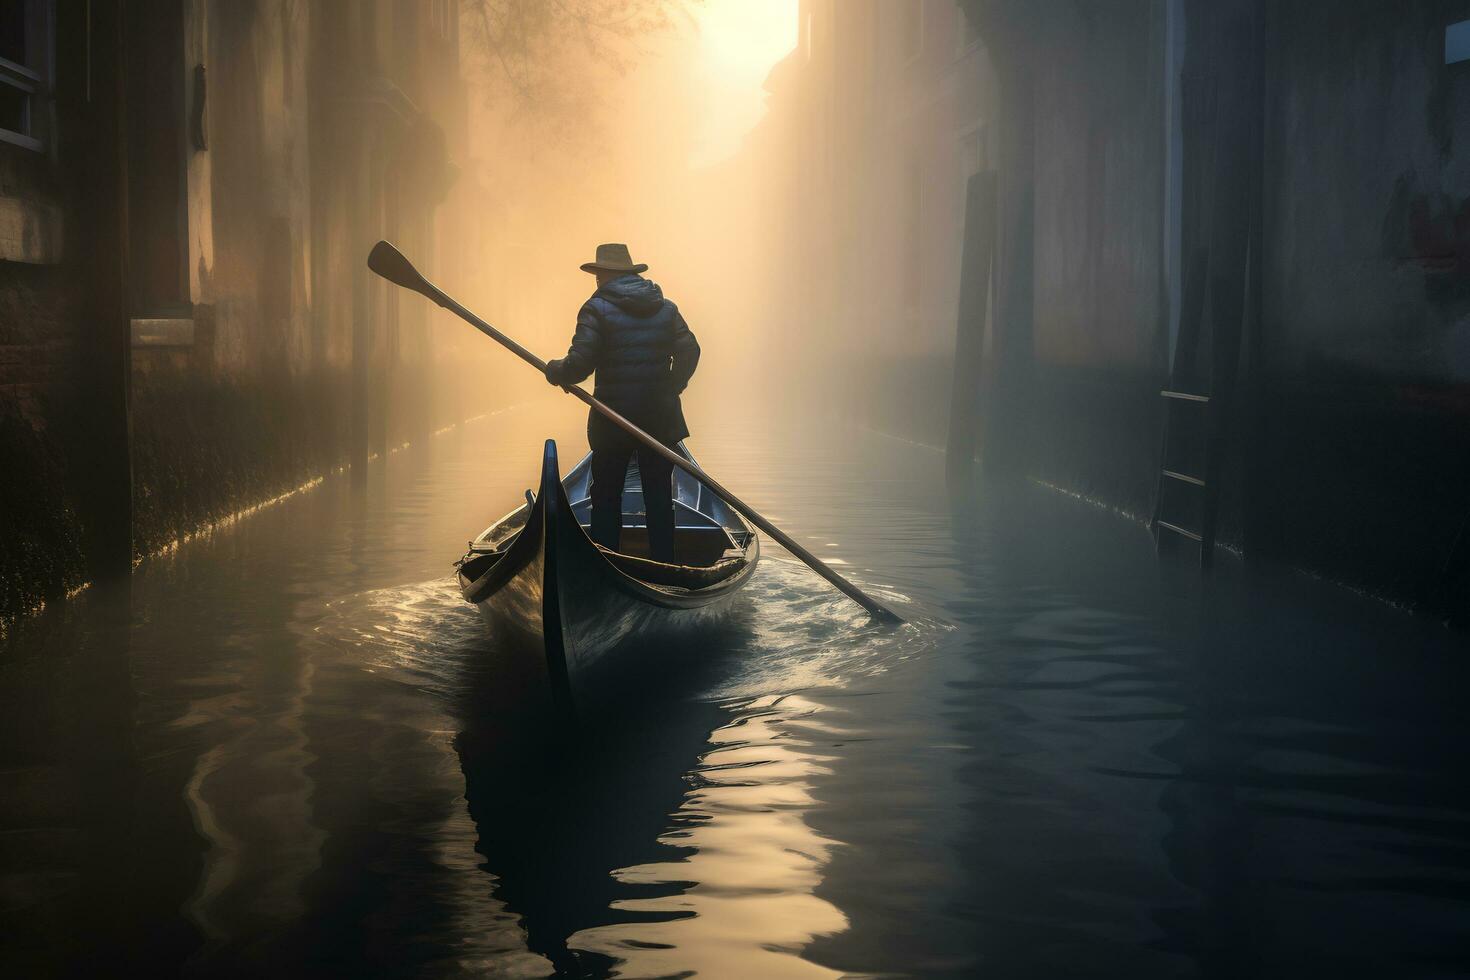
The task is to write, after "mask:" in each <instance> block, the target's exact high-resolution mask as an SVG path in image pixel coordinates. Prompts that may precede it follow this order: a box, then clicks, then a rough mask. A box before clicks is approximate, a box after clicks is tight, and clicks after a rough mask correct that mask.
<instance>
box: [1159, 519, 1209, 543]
mask: <svg viewBox="0 0 1470 980" xmlns="http://www.w3.org/2000/svg"><path fill="white" fill-rule="evenodd" d="M1154 523H1155V524H1157V525H1158V526H1159V527H1161V528H1163V529H1164V530H1165V531H1173V532H1174V533H1175V534H1182V535H1183V536H1184V537H1186V538H1189V539H1190V540H1191V541H1203V540H1204V538H1203V537H1201V536H1200V535H1198V534H1195V533H1194V532H1193V531H1186V530H1184V528H1182V527H1180V526H1179V525H1177V524H1170V523H1169V522H1168V521H1155V522H1154Z"/></svg>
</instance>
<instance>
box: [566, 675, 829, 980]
mask: <svg viewBox="0 0 1470 980" xmlns="http://www.w3.org/2000/svg"><path fill="white" fill-rule="evenodd" d="M727 708H728V709H729V710H731V711H732V712H733V713H734V718H733V719H732V720H731V721H729V722H728V723H726V724H724V725H722V726H721V727H720V728H718V729H716V730H715V731H714V732H713V733H712V734H711V735H710V738H709V741H710V746H711V747H710V748H709V750H708V751H706V752H705V753H703V754H702V755H701V756H700V758H699V762H698V764H697V765H696V766H695V767H694V768H693V770H692V771H691V773H690V777H689V778H690V779H691V781H692V783H693V785H692V787H691V788H690V789H689V791H688V793H687V794H686V795H685V797H684V799H683V801H682V802H681V803H680V804H679V807H678V809H677V810H676V811H675V812H674V813H673V814H672V816H671V817H670V818H669V820H670V823H669V827H668V829H666V830H665V831H664V832H663V833H662V834H661V835H660V836H659V838H658V841H659V843H660V844H663V845H665V846H666V847H668V848H670V849H673V850H675V851H677V852H679V854H678V856H677V858H676V857H674V856H672V855H671V856H669V857H665V858H664V859H663V860H660V861H656V862H650V863H645V864H638V865H635V866H632V867H623V868H619V869H617V870H616V871H614V872H613V875H614V877H615V878H616V879H617V881H618V882H619V883H621V884H624V885H627V886H630V887H633V888H637V889H638V890H639V891H643V892H650V893H651V894H647V895H645V896H644V897H638V898H622V899H618V900H616V901H614V902H613V903H612V904H613V908H615V909H617V910H618V911H619V912H623V913H627V914H631V915H637V916H638V918H636V919H634V920H633V921H631V922H629V923H626V924H622V925H617V926H599V927H596V928H591V929H583V930H581V931H579V932H577V933H576V934H575V935H573V936H572V937H571V939H569V940H568V944H569V945H570V946H572V947H574V948H576V949H579V950H586V951H589V952H594V953H601V954H604V955H605V956H607V957H609V958H610V959H614V960H616V961H618V962H619V966H618V968H617V970H616V971H614V975H616V976H635V977H663V976H693V975H702V976H721V975H724V976H748V977H806V976H837V975H838V974H836V973H835V972H833V971H830V970H825V969H822V968H820V967H817V966H815V965H814V964H811V963H807V962H803V961H802V960H800V959H799V958H797V956H796V955H795V954H798V953H800V952H801V950H802V949H803V948H804V947H805V946H806V945H807V944H808V943H809V942H811V940H812V939H813V938H814V937H816V936H820V935H832V934H835V933H839V932H841V931H843V930H844V929H845V928H846V927H847V919H846V917H844V916H843V914H842V912H841V911H840V910H839V909H838V908H837V907H836V906H835V905H833V904H832V903H831V902H828V901H825V900H823V899H821V898H818V897H816V896H815V895H814V894H813V890H814V889H815V888H816V886H817V885H818V884H819V883H820V882H821V880H822V868H823V866H824V865H826V863H827V861H828V859H829V857H830V854H831V851H832V849H833V848H834V846H836V845H837V844H838V842H836V841H832V840H830V839H828V838H825V837H823V836H822V835H821V834H819V833H817V832H816V831H814V830H813V829H812V828H811V827H809V826H808V825H807V824H806V822H805V819H804V818H805V813H806V811H807V810H808V809H810V808H811V807H813V806H814V805H815V804H816V801H815V799H814V798H813V797H812V785H813V781H814V779H815V778H816V777H819V776H822V775H825V774H827V773H828V770H827V769H826V768H825V767H824V763H825V762H826V761H827V759H826V758H825V757H823V756H821V755H819V754H816V753H815V752H814V751H813V748H812V743H811V742H810V741H807V740H805V739H803V738H802V737H801V734H800V733H801V729H803V728H805V729H808V730H817V731H821V730H822V725H821V723H820V719H818V718H817V717H816V715H817V714H818V713H819V712H820V710H821V709H820V708H819V707H818V706H817V705H816V704H815V703H813V702H810V701H807V700H805V699H803V698H800V697H797V696H783V697H765V698H756V699H754V700H751V701H748V702H742V703H736V704H731V705H728V706H727ZM825 734H833V733H832V732H831V731H830V730H829V731H827V732H825Z"/></svg>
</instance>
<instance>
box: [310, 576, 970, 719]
mask: <svg viewBox="0 0 1470 980" xmlns="http://www.w3.org/2000/svg"><path fill="white" fill-rule="evenodd" d="M864 588H867V589H869V590H870V591H871V592H873V593H874V594H875V595H877V596H879V597H880V598H881V599H882V600H883V601H884V602H887V603H890V604H892V605H893V606H894V607H896V608H900V609H902V610H903V611H904V612H905V613H909V614H910V617H911V618H910V619H909V620H908V621H907V622H905V623H903V624H901V625H899V626H896V627H895V626H887V625H882V624H878V623H875V622H873V621H872V619H871V618H870V617H869V616H868V614H867V613H866V612H864V611H863V610H862V609H861V608H860V607H858V606H857V605H855V604H854V603H853V602H852V601H850V600H849V599H847V598H846V597H844V596H842V595H841V594H840V593H838V592H836V591H834V590H832V589H830V588H828V587H827V586H826V585H825V584H823V583H822V582H821V581H820V580H818V579H817V578H816V576H814V575H812V573H811V572H810V571H808V570H807V568H806V567H805V566H804V565H802V564H800V563H799V562H796V561H794V560H790V559H787V558H784V557H770V556H767V557H764V558H762V560H761V564H760V568H759V569H757V571H756V574H755V576H754V577H753V578H752V579H751V581H750V583H749V585H748V586H747V587H746V588H745V590H744V593H743V594H742V596H741V597H740V598H739V599H738V601H737V602H736V604H735V605H734V606H733V607H732V608H731V609H730V611H729V613H728V617H727V619H726V621H725V622H724V623H723V625H722V627H721V628H716V629H714V630H712V631H711V632H710V633H709V634H708V635H706V636H702V637H700V638H698V641H697V645H693V644H692V645H691V646H690V647H686V648H685V649H684V650H681V651H679V655H680V656H687V655H689V654H690V653H692V652H696V651H697V653H698V655H699V656H700V658H701V659H704V660H708V661H718V662H719V663H720V664H721V668H720V669H718V670H715V671H713V672H710V673H704V672H701V675H700V679H699V680H698V681H697V682H696V683H695V684H694V685H693V686H691V687H689V688H687V689H686V691H687V696H692V697H695V698H698V699H701V700H726V699H730V698H750V697H763V696H767V695H771V694H787V693H791V692H794V691H801V690H810V689H815V688H827V687H843V686H846V685H847V684H849V683H851V682H852V681H854V680H857V679H859V678H865V677H873V676H876V675H879V674H882V673H884V672H886V671H887V670H889V669H890V668H891V667H893V666H894V665H895V664H897V663H900V662H903V661H905V660H909V659H911V658H914V657H918V656H922V655H923V654H925V653H926V652H927V651H929V650H932V649H933V648H934V647H935V646H936V645H937V644H938V643H939V642H941V640H942V638H943V637H944V636H945V635H947V634H948V633H950V632H951V631H952V630H953V629H954V627H953V626H951V625H949V624H947V623H943V622H940V621H938V620H934V619H927V618H922V617H917V616H913V615H912V612H913V607H912V604H910V603H909V602H908V599H907V597H906V596H904V595H901V594H899V593H896V592H893V591H885V590H883V589H881V588H874V587H872V586H869V585H866V584H865V585H864ZM315 631H316V633H317V634H318V636H319V638H320V639H321V640H323V641H324V642H327V643H328V644H330V645H332V646H334V647H336V648H338V649H339V650H350V651H353V660H354V662H355V665H356V666H357V667H359V668H360V669H362V670H364V671H367V672H369V673H373V674H378V675H381V676H384V677H387V678H390V679H392V680H394V681H397V682H399V683H402V684H406V685H409V686H412V687H416V688H420V689H422V690H424V691H425V693H428V694H431V695H434V696H435V697H437V698H442V699H445V700H453V699H454V698H456V697H457V696H458V695H460V694H461V693H463V692H464V690H465V689H466V687H467V686H468V681H469V680H470V679H471V678H472V677H474V676H475V675H477V674H478V673H480V672H483V671H485V670H493V669H494V665H495V656H494V650H492V649H491V648H490V640H489V639H488V637H487V635H486V632H485V626H484V624H483V623H482V621H481V620H480V617H479V616H478V615H477V614H476V612H475V610H474V607H472V606H470V605H469V604H467V603H465V602H464V601H463V600H462V599H461V598H460V595H459V588H458V586H457V584H456V583H455V582H454V580H453V579H451V578H449V577H447V576H446V577H443V578H434V579H430V580H429V581H426V582H416V583H411V584H408V585H402V586H394V587H390V588H386V589H376V590H373V591H371V592H364V593H360V594H358V595H353V596H347V597H345V598H342V599H339V600H337V601H335V602H333V603H332V604H331V605H330V606H328V608H327V611H326V615H324V616H323V617H322V618H321V620H320V621H319V622H318V624H317V625H316V627H315Z"/></svg>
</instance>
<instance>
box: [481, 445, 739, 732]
mask: <svg viewBox="0 0 1470 980" xmlns="http://www.w3.org/2000/svg"><path fill="white" fill-rule="evenodd" d="M675 448H676V451H677V452H678V453H679V454H680V455H681V456H683V457H684V458H685V459H688V460H690V461H691V462H692V461H693V457H692V456H690V455H689V451H688V450H687V449H686V448H685V447H684V445H683V443H680V444H679V445H678V446H677V447H675ZM591 459H592V457H591V455H590V454H589V455H588V456H586V457H584V458H583V459H582V461H581V462H579V463H578V464H577V465H576V466H574V467H572V470H571V472H569V473H568V474H567V476H566V479H564V480H563V479H562V478H561V477H560V473H559V469H558V465H557V455H556V443H555V442H554V441H551V440H547V442H546V450H545V453H544V456H543V459H542V464H541V485H540V489H539V491H538V492H537V493H536V494H534V495H532V493H531V492H530V491H529V490H528V491H526V503H524V504H522V505H521V506H520V507H518V508H517V509H516V510H514V511H512V512H511V513H509V514H507V515H506V516H505V517H503V518H501V519H500V520H499V521H497V522H496V523H494V524H492V525H491V526H490V527H488V528H486V529H485V531H484V532H482V533H481V534H480V535H479V536H478V537H477V538H475V539H474V540H473V541H471V542H470V550H469V553H468V554H466V555H465V556H464V557H463V558H462V559H460V561H459V563H458V572H459V574H458V578H459V587H460V593H461V594H462V595H463V596H464V598H465V600H466V601H468V602H470V603H473V604H474V605H475V606H476V607H478V608H479V611H480V615H481V616H482V618H483V619H484V620H485V622H486V623H487V625H488V626H489V628H490V631H491V634H492V636H493V637H494V639H495V640H496V645H497V647H498V648H500V649H501V650H503V651H504V652H505V654H506V655H508V656H513V657H517V658H521V660H522V663H521V664H520V666H522V667H525V666H529V664H528V663H527V661H528V660H530V661H535V662H536V663H542V662H544V664H545V672H546V673H545V676H546V677H547V679H548V680H549V682H550V686H551V691H552V693H553V695H554V696H555V698H556V700H557V701H558V702H559V703H560V704H562V705H563V706H565V707H568V708H573V707H577V706H581V705H585V704H587V703H589V702H590V701H592V700H594V692H596V691H598V690H600V689H602V688H603V686H604V684H605V682H606V681H608V680H611V679H613V678H614V677H615V675H616V674H617V673H619V672H620V668H621V666H624V665H626V662H627V661H628V660H629V658H635V657H637V655H638V649H637V648H638V647H640V646H644V645H646V644H648V643H650V642H652V641H653V640H655V638H658V637H661V636H668V635H677V634H686V633H688V632H691V631H695V630H698V629H699V628H700V627H702V626H705V625H708V624H709V623H710V622H711V621H712V620H713V619H714V618H715V617H717V616H719V615H721V614H723V613H724V611H725V609H726V607H727V606H728V605H729V603H730V600H731V598H732V597H733V596H734V595H735V594H736V593H737V592H739V591H740V589H741V587H742V586H744V585H745V584H746V583H747V582H748V581H750V577H751V574H752V573H753V572H754V571H755V567H756V563H757V561H758V560H759V557H760V539H759V536H758V535H757V534H756V533H755V532H754V531H753V530H751V529H750V528H749V527H748V526H747V525H746V523H745V522H744V521H743V520H742V519H741V518H740V516H739V515H738V514H736V513H735V511H734V510H732V509H731V508H730V507H728V506H727V505H726V504H725V503H724V501H722V500H720V499H719V498H718V497H716V496H715V495H714V494H713V493H711V492H710V490H709V488H708V487H706V486H704V484H702V483H701V482H700V481H698V480H697V479H695V478H694V477H693V476H690V475H689V474H687V473H684V472H683V471H681V470H675V471H674V494H673V496H674V515H675V521H674V563H672V564H670V563H664V562H657V561H653V560H652V559H650V558H649V557H648V528H647V525H646V522H645V519H644V505H643V484H642V481H641V479H640V476H639V472H638V466H637V462H636V460H635V461H634V462H632V463H631V464H630V465H629V467H628V472H627V478H626V481H625V483H624V489H623V527H622V534H621V539H620V544H619V550H618V551H617V552H612V551H608V550H607V549H605V548H602V547H601V546H599V545H597V544H595V543H594V542H593V541H592V538H591V537H590V536H589V530H590V527H591V523H592V521H591V518H592V513H591V500H590V498H589V490H590V488H591Z"/></svg>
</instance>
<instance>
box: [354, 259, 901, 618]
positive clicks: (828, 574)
mask: <svg viewBox="0 0 1470 980" xmlns="http://www.w3.org/2000/svg"><path fill="white" fill-rule="evenodd" d="M368 268H369V269H371V270H373V271H374V272H376V273H377V274H378V275H380V276H382V277H383V278H384V279H386V280H388V281H389V282H391V283H395V284H397V285H399V286H402V287H403V288H404V289H412V290H413V291H414V292H416V293H420V294H422V295H424V296H426V297H428V298H429V299H431V300H433V301H434V302H435V303H438V304H439V305H440V306H442V307H444V308H445V309H446V310H449V311H450V312H451V313H455V314H458V315H459V316H460V317H461V318H462V319H464V320H465V321H466V322H467V323H469V324H470V325H471V326H473V327H475V328H476V329H478V330H479V331H480V332H481V333H483V334H485V336H487V337H489V338H491V339H492V340H495V341H497V342H498V343H500V345H501V346H503V347H505V348H507V349H509V350H510V352H511V353H513V354H515V355H516V356H517V357H519V358H520V359H521V360H523V361H525V362H526V363H527V364H529V365H531V366H532V367H534V368H535V369H536V370H537V371H540V372H541V373H543V374H544V373H545V372H546V362H545V361H543V360H541V358H539V357H537V356H536V355H535V354H532V353H531V352H530V351H528V350H526V349H525V348H524V347H522V346H521V345H520V344H518V343H516V342H515V341H514V340H511V339H510V338H509V337H507V336H506V335H505V334H503V333H501V332H500V331H499V330H496V329H495V328H494V327H492V326H490V324H488V323H486V322H485V321H484V320H481V319H480V318H479V317H477V316H475V315H474V314H473V313H471V312H470V311H469V310H467V309H465V308H464V307H463V306H461V305H459V303H457V302H455V301H454V300H453V299H452V298H451V297H450V296H449V295H448V294H447V293H445V292H444V290H442V289H440V288H439V287H438V286H436V285H434V284H433V283H431V282H429V280H427V279H425V278H424V277H423V276H422V275H421V274H420V273H419V271H418V270H417V269H415V268H414V267H413V263H412V262H410V261H408V259H407V258H405V257H404V255H403V253H402V252H400V251H398V249H396V248H394V247H393V246H392V245H390V244H388V243H387V242H378V244H376V245H374V246H373V250H372V252H371V253H369V255H368ZM563 387H564V390H565V391H566V392H567V393H568V394H571V395H573V396H575V397H576V398H578V399H579V400H581V401H583V402H585V403H587V405H588V406H590V407H591V408H592V410H593V411H595V412H599V413H601V414H602V415H603V416H605V417H606V418H607V419H608V421H610V422H612V423H613V424H614V425H616V426H617V427H618V428H620V429H622V430H623V431H624V432H626V433H628V435H630V436H632V437H633V438H634V439H637V440H638V441H639V442H640V443H641V444H642V445H643V446H644V447H646V448H648V449H650V450H652V451H653V452H656V453H658V454H659V455H660V456H662V457H663V458H664V459H666V460H668V461H669V462H670V463H672V464H673V465H675V466H677V467H679V469H681V470H683V471H684V472H685V473H688V474H689V475H690V476H692V477H694V478H695V479H696V480H698V481H700V482H701V483H703V484H704V485H705V486H707V487H709V488H710V489H711V490H713V491H714V492H715V494H716V495H717V496H719V497H720V499H722V500H724V501H725V502H726V503H728V504H729V505H730V506H731V507H734V508H735V509H736V510H738V511H739V512H740V513H741V514H743V515H744V516H745V518H746V519H747V520H748V521H750V522H751V523H752V524H754V525H755V526H756V527H758V528H760V529H761V530H762V531H764V532H766V533H767V534H769V535H770V536H771V537H772V538H774V539H776V540H777V541H779V542H780V543H781V545H782V547H784V548H785V549H786V550H787V551H789V552H791V553H792V554H793V555H795V556H796V557H798V558H800V559H801V560H802V561H804V562H806V563H807V565H808V566H809V567H810V568H811V570H812V571H814V572H816V573H817V574H818V575H820V576H822V578H824V579H826V580H827V581H828V582H831V583H832V584H833V585H834V586H836V587H837V589H838V591H840V592H841V593H842V594H843V595H845V596H847V597H848V598H849V599H851V600H852V601H853V602H856V603H857V604H858V605H860V606H862V607H863V608H864V609H866V610H867V611H868V612H869V613H871V614H872V615H873V617H874V618H875V619H879V620H883V621H886V622H892V623H901V622H903V619H902V618H901V617H899V616H898V615H897V614H896V613H894V612H893V610H891V609H889V608H888V607H887V606H885V605H883V603H881V602H879V601H878V600H877V599H874V598H873V597H872V596H870V595H868V594H867V593H866V592H864V591H863V590H862V589H860V588H858V587H857V586H856V585H853V584H852V583H851V582H849V581H848V580H847V579H845V578H843V577H842V576H841V575H839V574H837V573H836V572H835V571H833V570H832V569H830V568H828V567H827V566H826V565H825V564H823V563H822V561H821V560H820V559H819V558H817V556H816V555H814V554H812V553H811V552H810V551H807V550H806V549H805V548H803V547H802V546H801V545H800V544H798V543H797V542H796V541H795V540H794V539H793V538H792V537H791V535H789V534H787V533H786V532H785V531H782V530H781V529H780V528H779V527H777V526H776V525H774V524H772V523H771V522H770V521H768V520H766V519H765V518H764V517H762V516H761V515H760V513H759V512H758V511H756V509H755V508H754V507H751V506H750V505H749V504H747V503H745V502H744V501H743V500H741V499H740V498H739V497H737V496H735V495H734V494H733V493H731V492H730V491H728V490H726V489H725V488H724V487H722V486H720V485H719V484H718V483H716V482H715V481H714V479H712V478H711V477H710V475H709V474H708V473H706V472H705V471H704V470H702V469H700V468H699V467H698V466H696V465H695V464H694V463H691V462H690V461H689V460H687V459H685V458H684V457H683V456H680V455H679V454H678V453H676V452H674V451H673V450H671V449H670V448H669V447H667V446H665V445H664V444H663V443H661V442H659V441H658V440H657V439H655V438H654V437H653V436H651V435H649V434H648V433H647V432H644V431H643V430H642V429H640V428H638V426H636V425H634V424H633V423H632V422H629V421H628V420H627V419H625V418H623V417H622V416H621V415H619V414H618V413H617V412H615V411H613V410H612V409H611V408H608V407H607V406H606V405H604V404H603V403H602V402H600V401H598V400H597V399H596V398H593V397H592V396H591V395H589V394H588V393H587V392H586V391H585V390H584V389H583V388H582V387H581V386H580V385H570V386H563Z"/></svg>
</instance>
